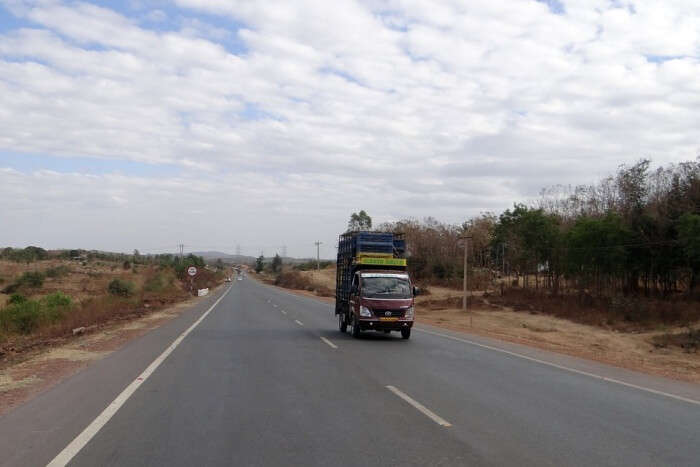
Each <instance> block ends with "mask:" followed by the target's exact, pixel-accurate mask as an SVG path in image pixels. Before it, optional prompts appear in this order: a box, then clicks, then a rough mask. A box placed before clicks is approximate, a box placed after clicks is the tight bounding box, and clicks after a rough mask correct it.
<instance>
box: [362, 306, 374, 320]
mask: <svg viewBox="0 0 700 467" xmlns="http://www.w3.org/2000/svg"><path fill="white" fill-rule="evenodd" d="M360 316H363V317H365V318H371V317H372V312H371V311H369V308H367V307H366V306H360Z"/></svg>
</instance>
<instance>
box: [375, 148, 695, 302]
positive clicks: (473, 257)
mask: <svg viewBox="0 0 700 467" xmlns="http://www.w3.org/2000/svg"><path fill="white" fill-rule="evenodd" d="M380 228H381V229H382V230H393V231H403V232H405V233H406V235H407V240H408V248H409V268H410V269H411V270H412V273H413V275H414V277H416V278H417V279H418V280H427V281H430V282H437V283H445V284H446V285H456V284H458V283H459V281H461V278H462V274H463V273H462V271H463V266H462V255H463V250H462V246H461V244H460V237H462V236H465V235H466V236H467V237H469V240H468V241H469V250H470V251H469V267H470V268H472V270H473V273H474V274H475V276H476V277H479V274H481V275H482V276H483V275H490V276H491V277H494V276H498V275H506V276H508V277H509V278H513V277H516V276H517V277H521V278H522V279H521V280H520V282H518V284H520V285H521V286H523V287H526V288H532V289H537V290H543V291H546V292H547V293H551V294H555V295H556V294H560V293H564V292H571V291H578V292H586V293H591V294H595V295H599V296H611V295H615V294H634V295H641V294H644V295H646V296H651V295H653V296H660V297H668V296H669V295H671V294H674V293H685V294H687V295H689V296H695V294H696V293H697V289H698V282H700V158H698V159H697V160H696V161H689V162H683V163H679V164H670V165H668V166H666V167H659V168H657V169H655V170H652V169H651V168H650V161H649V160H646V159H645V160H641V161H639V162H638V163H636V164H634V165H631V166H626V165H623V166H620V167H619V168H618V170H617V172H616V173H615V174H614V175H611V176H608V177H606V178H604V179H603V180H601V181H600V182H598V183H596V184H593V185H581V186H576V187H564V186H555V187H550V188H547V189H545V190H542V192H541V196H540V198H539V199H538V200H537V201H536V202H533V203H531V204H529V205H526V204H515V205H514V206H513V208H511V209H507V210H505V211H504V212H502V213H501V214H499V215H496V214H493V213H485V214H482V215H481V216H478V217H476V218H473V219H470V220H468V221H467V222H465V223H463V224H462V225H453V224H445V223H441V222H439V221H437V220H435V219H432V218H428V219H425V220H423V221H416V220H410V219H409V220H403V221H399V222H394V223H388V224H383V225H382V226H381V227H380ZM475 285H478V284H475Z"/></svg>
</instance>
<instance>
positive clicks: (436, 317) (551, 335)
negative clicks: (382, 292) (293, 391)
mask: <svg viewBox="0 0 700 467" xmlns="http://www.w3.org/2000/svg"><path fill="white" fill-rule="evenodd" d="M305 274H308V275H309V276H310V277H309V278H310V279H313V278H314V276H312V275H311V274H310V273H305ZM314 275H315V276H322V277H323V279H324V281H323V282H321V281H319V282H321V283H322V284H324V285H326V284H328V285H329V284H330V279H331V277H332V276H333V275H334V271H333V270H332V269H328V270H322V271H321V272H320V273H314ZM284 290H287V291H289V292H292V293H296V294H298V295H304V296H311V297H314V298H318V299H321V300H323V301H325V302H333V301H334V300H333V299H332V298H327V297H318V296H316V295H315V294H314V293H312V292H309V291H305V290H304V291H300V290H293V289H287V288H284ZM458 297H460V293H459V292H458V291H455V290H452V289H447V288H442V287H430V295H425V296H419V297H418V298H417V306H416V320H417V322H418V323H419V324H420V323H425V324H429V325H431V326H436V327H441V328H444V329H449V330H451V331H457V332H461V333H465V334H473V335H479V336H484V337H491V338H496V339H500V340H504V341H508V342H514V343H518V344H524V345H528V346H532V347H536V348H539V349H543V350H549V351H553V352H558V353H562V354H566V355H571V356H574V357H580V358H586V359H589V360H594V361H597V362H601V363H606V364H610V365H614V366H618V367H621V368H626V369H630V370H635V371H639V372H644V373H648V374H654V375H660V376H664V377H667V378H672V379H677V380H680V381H687V382H692V383H700V353H698V352H697V351H692V349H691V350H690V351H686V350H683V349H681V348H679V347H674V346H666V347H659V346H658V345H654V343H653V342H654V340H655V338H658V337H660V336H664V335H667V334H669V333H670V334H674V333H680V332H683V331H684V330H687V328H678V327H666V328H660V329H657V330H654V331H648V332H619V331H615V330H607V329H602V328H599V327H595V326H589V325H585V324H579V323H574V322H572V321H568V320H565V319H561V318H557V317H554V316H551V315H546V314H542V313H538V312H537V311H514V310H513V309H511V308H507V307H502V306H498V305H492V304H490V303H489V302H488V299H483V298H482V299H480V300H478V302H479V303H478V304H472V305H470V308H469V311H468V312H467V313H465V312H463V311H462V310H461V309H460V308H459V307H458V305H457V306H455V304H456V303H457V302H459V300H457V298H458ZM476 301H477V300H475V302H476Z"/></svg>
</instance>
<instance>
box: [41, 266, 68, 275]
mask: <svg viewBox="0 0 700 467" xmlns="http://www.w3.org/2000/svg"><path fill="white" fill-rule="evenodd" d="M69 273H70V268H69V267H68V266H56V267H53V268H49V269H47V270H46V277H63V276H67V275H68V274H69Z"/></svg>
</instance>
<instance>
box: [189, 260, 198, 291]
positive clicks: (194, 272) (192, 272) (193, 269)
mask: <svg viewBox="0 0 700 467" xmlns="http://www.w3.org/2000/svg"><path fill="white" fill-rule="evenodd" d="M187 275H188V276H190V293H192V290H193V288H194V276H196V275H197V268H196V267H194V266H190V267H189V268H187Z"/></svg>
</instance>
